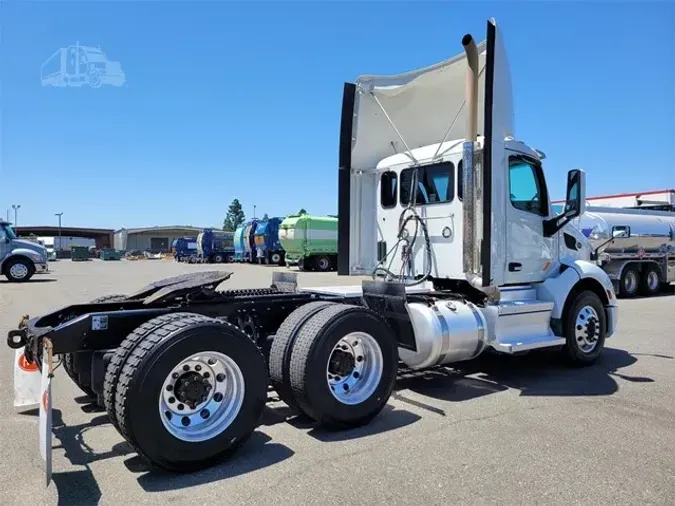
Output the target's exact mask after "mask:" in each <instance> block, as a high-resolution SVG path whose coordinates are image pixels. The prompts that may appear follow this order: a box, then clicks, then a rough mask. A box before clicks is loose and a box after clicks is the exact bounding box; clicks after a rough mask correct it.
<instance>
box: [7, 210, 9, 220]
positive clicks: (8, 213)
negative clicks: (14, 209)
mask: <svg viewBox="0 0 675 506" xmlns="http://www.w3.org/2000/svg"><path fill="white" fill-rule="evenodd" d="M7 221H9V209H7Z"/></svg>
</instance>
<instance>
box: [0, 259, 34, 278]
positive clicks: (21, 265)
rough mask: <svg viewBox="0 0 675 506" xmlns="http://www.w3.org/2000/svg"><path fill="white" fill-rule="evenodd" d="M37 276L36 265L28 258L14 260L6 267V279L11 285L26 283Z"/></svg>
mask: <svg viewBox="0 0 675 506" xmlns="http://www.w3.org/2000/svg"><path fill="white" fill-rule="evenodd" d="M33 274H35V264H33V262H31V261H30V260H28V259H27V258H12V259H11V260H8V261H7V264H6V265H5V277H6V278H7V279H8V280H9V281H10V282H11V283H25V282H26V281H28V280H30V278H32V277H33Z"/></svg>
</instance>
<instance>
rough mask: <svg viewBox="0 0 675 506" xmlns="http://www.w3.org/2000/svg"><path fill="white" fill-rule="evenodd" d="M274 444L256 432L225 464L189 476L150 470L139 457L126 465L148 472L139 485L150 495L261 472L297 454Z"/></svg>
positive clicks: (132, 468) (139, 481)
mask: <svg viewBox="0 0 675 506" xmlns="http://www.w3.org/2000/svg"><path fill="white" fill-rule="evenodd" d="M270 441H271V438H270V437H269V436H268V435H267V434H264V433H262V432H257V431H256V432H254V433H253V435H252V436H251V439H249V440H248V441H247V442H246V444H244V445H243V446H242V447H241V448H240V449H239V450H238V451H237V452H236V453H235V454H232V455H231V456H230V457H228V458H227V459H226V460H225V461H223V463H222V464H220V465H217V466H214V467H211V468H208V469H204V470H203V471H198V472H195V473H189V474H177V473H169V472H166V471H161V470H154V469H152V470H150V469H149V468H148V466H147V464H145V462H144V461H143V460H141V459H140V457H138V456H134V457H132V458H130V459H128V460H127V461H126V462H125V465H126V466H127V468H128V469H129V470H130V471H132V472H136V473H138V472H145V474H143V475H141V476H139V477H138V483H139V484H140V486H141V487H142V488H143V490H145V491H146V492H163V491H166V490H179V489H184V488H189V487H196V486H199V485H203V484H205V483H214V482H217V481H220V480H226V479H228V478H233V477H235V476H240V475H243V474H246V473H250V472H252V471H257V470H259V469H263V468H265V467H268V466H271V465H274V464H277V463H278V462H282V461H284V460H286V459H288V458H290V457H292V456H293V455H294V453H295V452H293V450H291V449H290V448H288V447H287V446H284V445H282V444H279V443H271V442H270Z"/></svg>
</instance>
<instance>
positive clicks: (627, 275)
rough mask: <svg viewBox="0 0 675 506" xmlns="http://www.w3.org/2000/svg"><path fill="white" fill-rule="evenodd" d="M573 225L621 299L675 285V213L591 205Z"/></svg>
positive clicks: (653, 292) (655, 291) (656, 291)
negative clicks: (586, 240) (585, 238)
mask: <svg viewBox="0 0 675 506" xmlns="http://www.w3.org/2000/svg"><path fill="white" fill-rule="evenodd" d="M573 223H574V225H576V226H577V227H578V228H579V230H581V232H582V233H583V234H584V235H585V236H586V237H587V238H588V240H589V243H590V246H591V248H592V253H591V257H592V258H594V259H595V260H596V262H597V263H598V265H599V266H600V267H601V268H602V269H603V270H604V271H605V272H606V273H607V274H608V275H609V277H610V279H611V280H612V282H613V283H614V286H615V288H616V290H617V292H618V293H619V294H620V295H621V296H623V297H634V296H635V295H637V294H638V293H641V294H642V295H655V294H657V293H659V292H660V291H661V288H662V287H663V286H664V285H667V284H668V283H672V282H675V213H672V212H667V211H647V210H633V209H620V208H611V207H591V206H589V207H586V212H585V213H584V214H582V215H581V216H580V217H578V218H576V219H575V220H574V221H573Z"/></svg>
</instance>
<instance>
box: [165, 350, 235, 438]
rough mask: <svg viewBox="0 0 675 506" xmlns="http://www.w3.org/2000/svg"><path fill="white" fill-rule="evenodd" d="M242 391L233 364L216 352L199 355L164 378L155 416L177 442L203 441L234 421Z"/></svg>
mask: <svg viewBox="0 0 675 506" xmlns="http://www.w3.org/2000/svg"><path fill="white" fill-rule="evenodd" d="M244 390H245V387H244V375H243V373H242V372H241V369H239V366H238V365H237V364H236V363H235V362H234V360H232V359H231V358H230V357H228V356H227V355H224V354H222V353H220V352H216V351H207V352H202V353H199V354H196V355H193V356H191V357H190V358H187V359H185V360H183V361H182V362H180V363H179V364H177V365H176V366H175V367H174V368H173V370H172V371H171V373H169V375H168V376H167V377H166V379H165V380H164V384H163V385H162V392H161V394H160V398H159V415H160V418H161V420H162V423H163V424H164V427H166V429H167V430H168V431H169V432H170V433H171V434H172V435H174V436H175V437H177V438H178V439H180V440H182V441H190V442H199V441H206V440H208V439H212V438H214V437H216V436H218V434H220V433H222V432H223V431H224V430H225V429H226V428H227V427H229V426H230V424H231V423H232V421H233V420H234V419H235V418H236V417H237V414H238V413H239V410H240V409H241V405H242V403H243V402H244Z"/></svg>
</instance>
